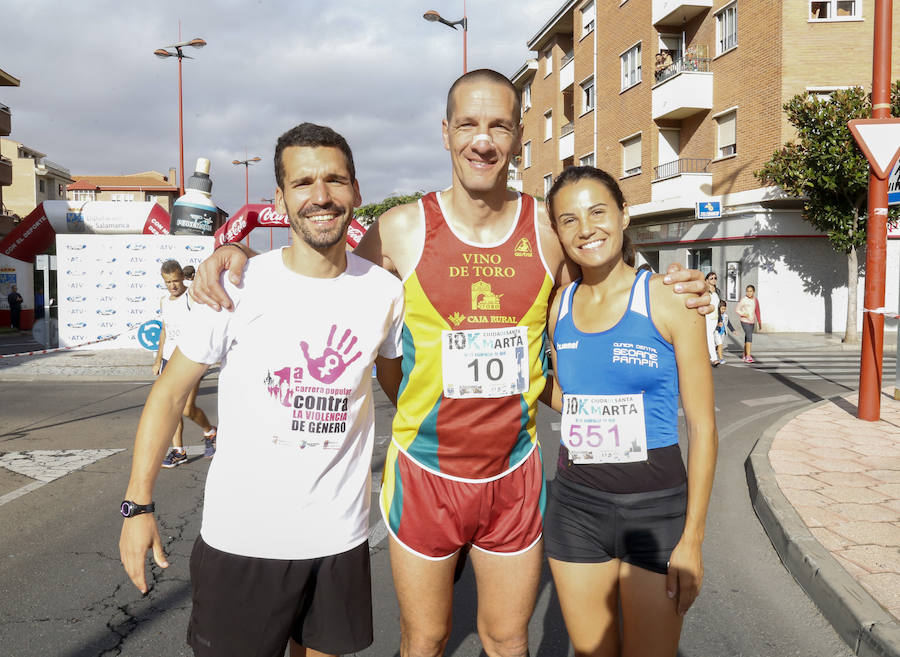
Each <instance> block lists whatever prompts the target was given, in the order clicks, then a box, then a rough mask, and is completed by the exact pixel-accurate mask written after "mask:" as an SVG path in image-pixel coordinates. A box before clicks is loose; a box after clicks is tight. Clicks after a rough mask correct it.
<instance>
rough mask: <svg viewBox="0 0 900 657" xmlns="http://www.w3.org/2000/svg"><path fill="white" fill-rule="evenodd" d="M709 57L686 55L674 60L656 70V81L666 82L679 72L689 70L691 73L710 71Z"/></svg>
mask: <svg viewBox="0 0 900 657" xmlns="http://www.w3.org/2000/svg"><path fill="white" fill-rule="evenodd" d="M710 61H712V60H711V59H710V58H709V57H693V56H685V57H681V58H679V59H676V60H675V61H674V62H672V63H671V64H669V65H668V66H666V67H665V68H662V69H660V70H658V71H656V81H657V82H665V81H666V80H668V79H669V78H674V77H675V76H676V75H678V74H679V73H684V72H685V71H688V72H690V73H709V62H710Z"/></svg>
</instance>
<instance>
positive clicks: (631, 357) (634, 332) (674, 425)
mask: <svg viewBox="0 0 900 657" xmlns="http://www.w3.org/2000/svg"><path fill="white" fill-rule="evenodd" d="M580 282H581V281H580V280H578V281H575V282H574V283H571V284H570V285H569V286H568V287H567V288H566V289H565V290H564V291H563V297H562V300H561V301H560V305H559V315H558V317H557V321H556V329H555V331H554V333H553V340H554V346H555V347H556V377H557V380H558V381H559V385H560V387H561V388H562V390H563V392H564V393H569V394H583V395H622V394H638V393H643V396H644V413H645V426H646V431H647V449H648V450H652V449H658V448H660V447H667V446H670V445H675V444H677V443H678V369H677V366H676V364H675V348H674V347H673V346H672V345H671V344H670V343H669V342H667V341H666V339H665V338H663V336H662V335H661V334H660V333H659V331H658V330H657V329H656V326H655V325H654V324H653V320H652V318H651V316H650V272H648V271H641V272H639V273H638V274H637V276H635V279H634V283H633V284H632V286H631V296H630V298H629V300H628V306H627V308H626V310H625V314H624V315H623V316H622V319H620V320H619V321H618V323H617V324H616V325H615V326H613V327H612V328H610V329H607V330H606V331H600V332H597V333H586V332H584V331H580V330H579V329H578V328H577V327H576V326H575V322H574V321H573V318H572V299H573V297H574V294H575V290H576V289H578V285H579V284H580Z"/></svg>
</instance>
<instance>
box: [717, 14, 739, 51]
mask: <svg viewBox="0 0 900 657" xmlns="http://www.w3.org/2000/svg"><path fill="white" fill-rule="evenodd" d="M736 45H737V3H734V2H733V3H731V4H730V5H728V6H727V7H725V9H723V10H722V11H720V12H719V13H718V14H716V55H717V56H718V55H721V54H722V53H724V52H728V51H729V50H731V49H732V48H734V47H735V46H736Z"/></svg>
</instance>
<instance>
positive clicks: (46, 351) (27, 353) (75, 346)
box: [0, 324, 142, 358]
mask: <svg viewBox="0 0 900 657" xmlns="http://www.w3.org/2000/svg"><path fill="white" fill-rule="evenodd" d="M141 326H142V325H141V324H138V325H137V326H132V327H131V328H130V329H128V330H127V331H122V332H121V333H119V334H117V335H110V336H107V337H105V338H100V339H99V340H91V341H90V342H83V343H82V344H73V345H71V346H69V347H54V348H53V349H37V350H35V351H23V352H21V353H18V354H0V358H15V357H16V356H37V355H39V354H52V353H54V352H57V351H70V350H72V349H78V348H79V347H87V346H89V345H92V344H98V343H100V342H108V341H110V340H115V339H116V338H119V337H122V336H123V335H125V334H126V333H130V332H131V331H134V330H135V329H138V328H140V327H141Z"/></svg>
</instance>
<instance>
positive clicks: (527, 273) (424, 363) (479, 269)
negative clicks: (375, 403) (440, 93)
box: [388, 192, 553, 480]
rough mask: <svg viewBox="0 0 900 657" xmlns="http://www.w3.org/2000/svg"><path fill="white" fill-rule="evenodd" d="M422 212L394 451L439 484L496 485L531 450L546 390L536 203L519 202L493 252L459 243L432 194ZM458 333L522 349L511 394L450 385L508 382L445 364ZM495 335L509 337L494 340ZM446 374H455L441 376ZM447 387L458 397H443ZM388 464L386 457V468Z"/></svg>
mask: <svg viewBox="0 0 900 657" xmlns="http://www.w3.org/2000/svg"><path fill="white" fill-rule="evenodd" d="M419 203H420V208H421V211H422V213H423V215H424V219H425V242H424V245H423V248H422V253H421V255H420V257H419V260H418V263H417V264H416V266H415V269H414V270H413V271H412V273H411V274H410V275H409V276H408V277H407V278H406V280H405V281H404V288H405V295H406V318H405V321H404V326H403V379H402V382H401V384H400V394H399V398H398V403H397V414H396V415H395V417H394V424H393V443H392V445H391V450H396V449H401V450H403V451H404V452H405V453H406V454H408V455H409V457H410V458H412V459H413V460H414V461H415V462H416V463H418V464H419V465H420V466H422V467H424V468H426V469H428V470H431V471H432V472H435V473H437V474H440V475H443V476H447V477H451V478H458V479H463V480H484V479H493V478H496V477H500V476H502V475H504V474H506V473H507V472H508V471H510V470H512V469H514V468H515V467H516V466H518V465H519V464H521V463H522V462H523V461H524V460H525V459H526V458H527V457H528V455H529V454H530V453H531V451H532V450H533V449H534V447H535V444H536V442H537V436H536V432H535V414H536V403H537V398H538V395H539V394H540V393H541V391H542V390H543V387H544V368H543V358H542V345H543V336H544V330H545V327H546V318H547V302H548V299H549V296H550V291H551V289H552V288H553V278H552V276H551V274H550V272H549V270H548V268H547V266H546V263H545V261H544V258H543V255H542V254H541V249H540V242H539V239H538V230H537V213H536V209H535V200H534V199H533V198H532V197H530V196H526V195H524V194H523V195H520V196H519V205H518V212H517V215H516V220H515V222H514V223H513V225H512V226H511V228H510V231H509V233H508V234H507V235H506V236H505V237H504V238H503V239H501V240H500V241H499V242H498V243H496V244H474V243H471V242H467V241H465V240H464V239H462V238H461V237H459V236H457V235H456V234H455V233H454V231H453V229H452V227H451V226H450V224H449V223H448V222H447V221H446V220H445V218H444V217H445V215H444V212H443V211H442V208H441V201H440V197H439V195H438V194H436V193H434V192H432V193H430V194H428V195H426V196H424V197H423V198H422V199H421V200H420V202H419ZM510 327H523V328H520V329H515V328H510ZM496 329H501V330H500V331H497V330H496ZM503 329H505V330H503ZM463 331H466V332H467V335H474V336H478V337H477V339H481V340H485V341H486V340H487V338H486V337H485V336H490V340H491V345H493V343H494V342H496V343H497V344H498V345H500V346H501V347H502V346H503V345H502V344H501V343H510V342H515V344H519V345H520V346H518V347H516V350H518V351H517V353H516V356H517V358H518V362H519V364H520V367H519V371H518V373H517V374H512V375H511V374H510V371H511V370H512V369H514V368H511V367H509V366H508V365H509V361H507V367H506V370H505V371H506V375H505V378H506V379H509V378H510V377H512V379H513V380H512V382H511V383H508V384H507V388H504V390H507V389H509V390H513V392H512V394H507V393H506V392H502V391H501V392H498V391H497V389H495V390H494V395H493V396H480V393H478V392H472V390H475V389H476V387H473V386H467V385H455V384H454V383H453V380H452V377H453V376H456V377H457V378H460V379H461V378H462V377H463V376H464V375H465V374H468V375H470V376H474V377H475V379H476V380H478V381H483V382H485V383H491V382H497V381H499V382H500V383H504V380H505V379H504V376H502V375H503V363H501V362H500V359H498V358H494V359H492V358H490V357H489V356H488V357H485V358H483V359H482V360H481V361H479V360H478V359H477V358H476V359H471V362H467V361H469V358H468V357H466V358H462V357H459V358H456V359H455V362H451V359H450V358H448V355H449V356H453V355H455V354H454V353H452V352H450V353H448V352H447V348H448V347H447V345H445V344H444V343H445V342H447V341H450V342H452V340H453V338H461V339H463V341H465V338H464V337H463V336H461V335H460V334H459V333H460V332H463ZM448 332H450V333H449V334H448ZM501 334H502V335H503V336H511V337H497V336H499V335H501ZM449 348H451V349H452V348H453V345H452V344H451V346H450V347H449ZM486 348H489V347H486ZM498 348H499V347H498ZM507 351H508V352H509V353H511V350H509V349H508V350H507ZM491 361H494V362H491ZM453 367H455V368H456V372H457V374H454V375H448V373H447V370H448V369H452V368H453ZM460 372H462V374H459V373H460ZM478 377H480V379H479V378H478ZM516 377H517V379H518V383H517V382H516ZM448 378H450V379H451V383H450V384H448ZM470 383H471V381H470ZM448 385H449V386H450V388H449V389H450V390H451V391H461V394H460V395H459V396H457V395H454V394H449V393H447V390H448ZM480 389H481V388H478V390H480ZM467 395H468V396H467ZM395 456H396V455H395V454H390V453H389V454H388V460H389V461H390V460H392V459H393V458H394V457H395Z"/></svg>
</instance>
